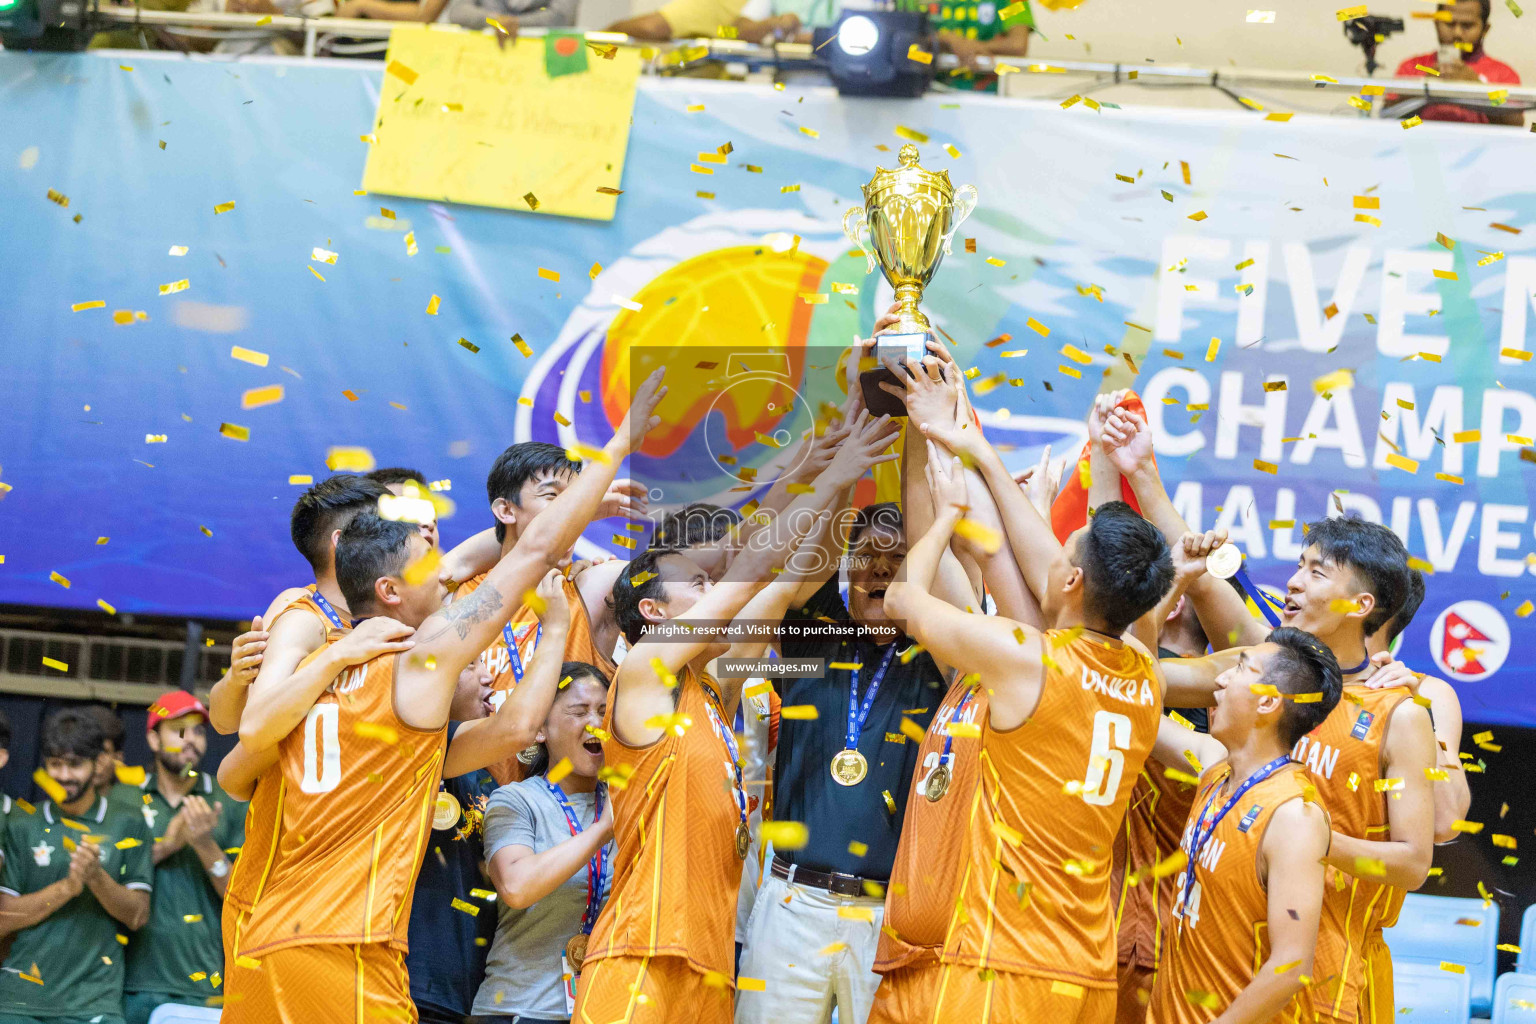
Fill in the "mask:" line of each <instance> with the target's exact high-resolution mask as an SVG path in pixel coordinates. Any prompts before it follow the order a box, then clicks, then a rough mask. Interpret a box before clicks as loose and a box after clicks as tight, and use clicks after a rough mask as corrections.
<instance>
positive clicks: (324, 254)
mask: <svg viewBox="0 0 1536 1024" xmlns="http://www.w3.org/2000/svg"><path fill="white" fill-rule="evenodd" d="M309 258H310V259H312V260H314V261H315V262H316V263H330V264H333V265H334V264H335V262H336V254H335V253H334V252H331V250H329V249H322V248H320V247H319V246H318V245H317V246H315V247H314V248H313V249H311V250H310V251H309Z"/></svg>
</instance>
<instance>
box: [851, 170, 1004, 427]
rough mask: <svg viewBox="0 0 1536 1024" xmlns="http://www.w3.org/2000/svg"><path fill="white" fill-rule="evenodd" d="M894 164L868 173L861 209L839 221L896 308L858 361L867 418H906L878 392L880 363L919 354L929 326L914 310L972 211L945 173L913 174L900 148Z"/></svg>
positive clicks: (972, 191)
mask: <svg viewBox="0 0 1536 1024" xmlns="http://www.w3.org/2000/svg"><path fill="white" fill-rule="evenodd" d="M897 159H898V160H899V161H900V163H901V166H900V167H899V168H897V169H895V170H886V169H885V168H883V167H877V168H875V176H874V177H873V178H871V179H870V181H869V184H867V185H865V186H864V205H863V206H856V207H854V208H852V209H850V210H849V211H848V212H847V213H846V214H844V215H843V233H844V234H845V235H847V236H848V240H849V241H851V242H853V243H854V244H855V245H857V246H858V247H859V249H860V250H862V251H863V253H864V257H865V260H866V266H867V271H872V270H874V269H875V265H876V264H879V266H880V271H881V273H883V274H884V275H885V279H886V280H887V281H889V282H890V283H891V287H892V288H894V289H896V301H897V303H899V304H900V310H899V312H898V320H897V322H896V325H895V327H894V328H893V329H892V330H891V331H890V332H888V333H886V334H881V335H880V336H879V337H877V338H876V339H875V352H874V368H872V369H863V362H862V361H861V372H860V374H859V382H860V386H861V387H862V388H863V391H864V404H865V405H866V406H867V407H868V409H869V411H870V412H871V413H872V414H874V415H890V416H904V415H906V406H905V405H904V403H903V402H902V400H901V399H900V398H898V397H897V396H895V395H892V394H891V393H890V392H888V391H886V390H884V389H883V388H881V387H880V383H881V382H882V381H884V382H889V383H892V384H894V383H896V378H895V377H894V376H892V374H891V372H890V371H889V370H888V369H886V368H885V366H884V365H883V360H884V359H886V358H887V357H895V358H896V359H898V360H901V359H919V360H920V359H922V358H923V356H924V355H925V354H926V353H927V349H928V339H929V338H930V337H932V334H931V331H930V328H931V327H932V325H931V324H929V322H928V318H927V317H926V316H924V315H923V313H922V310H920V309H919V308H918V303H919V302H921V301H922V297H923V289H924V287H926V286H927V284H928V282H929V281H931V280H933V275H934V274H935V273H936V272H937V271H938V269H939V264H940V263H942V262H943V260H944V257H945V255H947V254H948V253H949V252H950V245H951V243H952V241H953V239H954V234H955V231H956V229H958V228H959V227H960V225H961V223H963V222H964V221H965V219H966V218H967V217H969V216H970V215H971V211H972V210H974V209H975V208H976V188H975V186H974V185H963V186H961V187H960V188H958V189H957V188H955V186H954V185H953V184H951V182H950V180H949V172H948V171H929V170H925V169H924V168H922V167H920V166H918V152H917V147H916V146H913V145H911V144H908V145H905V146H902V147H901V152H900V153H899V154H898V155H897Z"/></svg>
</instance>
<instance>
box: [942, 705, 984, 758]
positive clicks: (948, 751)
mask: <svg viewBox="0 0 1536 1024" xmlns="http://www.w3.org/2000/svg"><path fill="white" fill-rule="evenodd" d="M974 696H976V687H974V686H973V687H971V688H970V689H969V690H967V691H965V699H964V700H962V701H961V702H960V704H959V706H958V707H956V708H955V713H954V714H952V715H950V716H949V728H947V729H945V730H944V754H943V756H941V757H940V758H939V764H942V765H945V766H952V765H953V764H954V761H955V755H954V753H953V750H954V746H955V734H954V732H953V729H954V726H955V725H956V724H957V723H958V722H959V721H960V716H961V715H963V714H965V708H966V705H967V704H969V703H970V702H971V698H972V697H974ZM951 770H953V768H951Z"/></svg>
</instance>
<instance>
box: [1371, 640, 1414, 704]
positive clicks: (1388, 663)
mask: <svg viewBox="0 0 1536 1024" xmlns="http://www.w3.org/2000/svg"><path fill="white" fill-rule="evenodd" d="M1371 667H1372V669H1373V671H1372V672H1371V674H1370V675H1369V676H1367V677H1366V678H1365V680H1364V682H1365V685H1366V686H1369V687H1370V688H1371V689H1373V690H1385V689H1386V688H1387V687H1389V686H1406V687H1408V689H1410V690H1412V691H1413V693H1414V696H1418V693H1419V684H1420V683H1422V682H1423V681H1424V676H1423V675H1422V674H1420V673H1418V672H1415V671H1413V669H1411V668H1409V667H1408V666H1407V665H1404V664H1403V663H1402V662H1400V661H1398V660H1397V658H1396V656H1395V655H1393V654H1392V652H1391V651H1382V652H1381V653H1380V654H1373V655H1371Z"/></svg>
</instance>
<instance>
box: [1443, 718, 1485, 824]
mask: <svg viewBox="0 0 1536 1024" xmlns="http://www.w3.org/2000/svg"><path fill="white" fill-rule="evenodd" d="M1487 735H1489V736H1492V735H1493V734H1492V733H1488V734H1487ZM1451 828H1453V829H1455V830H1456V831H1457V832H1465V833H1467V834H1468V835H1474V836H1475V835H1477V834H1478V833H1479V832H1481V831H1482V830H1483V823H1482V822H1480V821H1466V820H1465V819H1460V818H1458V819H1457V820H1456V821H1453V822H1451Z"/></svg>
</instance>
